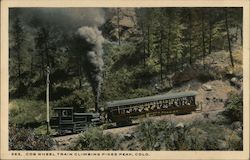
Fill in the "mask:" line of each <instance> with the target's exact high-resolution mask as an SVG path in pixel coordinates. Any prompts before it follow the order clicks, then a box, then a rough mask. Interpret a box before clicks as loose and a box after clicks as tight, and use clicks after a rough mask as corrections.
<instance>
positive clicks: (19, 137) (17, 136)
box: [9, 126, 54, 150]
mask: <svg viewBox="0 0 250 160" xmlns="http://www.w3.org/2000/svg"><path fill="white" fill-rule="evenodd" d="M53 144H54V142H53V140H52V139H51V138H50V137H49V136H47V135H37V134H35V133H34V131H33V130H32V129H25V128H18V127H16V126H10V127H9V148H10V150H51V149H52V147H53Z"/></svg>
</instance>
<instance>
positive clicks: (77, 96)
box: [54, 90, 94, 112]
mask: <svg viewBox="0 0 250 160" xmlns="http://www.w3.org/2000/svg"><path fill="white" fill-rule="evenodd" d="M93 104H94V97H93V95H92V93H90V92H86V91H82V90H75V91H74V92H72V94H71V95H70V96H67V97H62V98H61V99H60V100H57V101H55V102H54V107H69V106H73V107H76V108H79V107H81V108H83V107H84V108H83V109H84V110H83V111H84V112H86V111H87V110H88V109H89V108H91V107H92V108H93V107H94V106H93Z"/></svg>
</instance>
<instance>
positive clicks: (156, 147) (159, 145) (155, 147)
mask: <svg viewBox="0 0 250 160" xmlns="http://www.w3.org/2000/svg"><path fill="white" fill-rule="evenodd" d="M160 148H161V144H160V142H156V143H155V145H154V149H156V150H159V149H160Z"/></svg>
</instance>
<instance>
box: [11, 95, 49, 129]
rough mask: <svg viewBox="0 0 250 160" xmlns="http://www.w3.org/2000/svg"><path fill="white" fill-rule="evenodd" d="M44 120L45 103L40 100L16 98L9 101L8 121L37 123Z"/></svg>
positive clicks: (13, 122) (23, 123)
mask: <svg viewBox="0 0 250 160" xmlns="http://www.w3.org/2000/svg"><path fill="white" fill-rule="evenodd" d="M45 120H46V105H45V103H44V102H42V101H34V100H25V99H16V100H12V101H11V102H10V108H9V122H10V123H11V124H17V125H27V124H34V125H35V124H38V123H41V122H43V121H45Z"/></svg>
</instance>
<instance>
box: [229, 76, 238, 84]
mask: <svg viewBox="0 0 250 160" xmlns="http://www.w3.org/2000/svg"><path fill="white" fill-rule="evenodd" d="M237 81H238V79H237V78H236V77H233V78H231V80H230V82H231V83H233V84H235V83H237Z"/></svg>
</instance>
